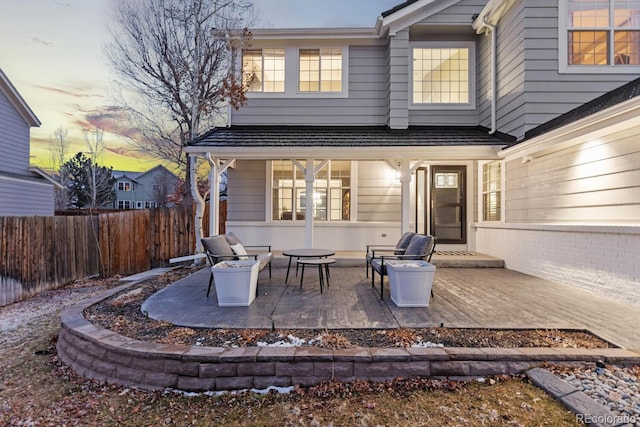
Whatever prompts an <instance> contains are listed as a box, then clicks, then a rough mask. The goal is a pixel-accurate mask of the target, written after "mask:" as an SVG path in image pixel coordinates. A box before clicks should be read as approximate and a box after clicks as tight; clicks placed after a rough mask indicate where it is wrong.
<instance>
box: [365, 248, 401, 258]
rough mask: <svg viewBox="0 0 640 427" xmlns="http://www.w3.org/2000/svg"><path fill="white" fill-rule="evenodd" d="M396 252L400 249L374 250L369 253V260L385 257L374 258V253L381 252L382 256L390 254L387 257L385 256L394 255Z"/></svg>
mask: <svg viewBox="0 0 640 427" xmlns="http://www.w3.org/2000/svg"><path fill="white" fill-rule="evenodd" d="M396 251H400V249H395V248H392V249H374V250H372V251H371V258H380V257H381V256H385V255H378V256H376V252H378V253H380V252H382V253H383V254H390V255H387V256H391V255H395V252H396ZM403 252H404V251H403Z"/></svg>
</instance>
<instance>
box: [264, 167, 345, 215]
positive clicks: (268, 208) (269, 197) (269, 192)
mask: <svg viewBox="0 0 640 427" xmlns="http://www.w3.org/2000/svg"><path fill="white" fill-rule="evenodd" d="M286 160H290V159H286ZM316 160H317V159H316ZM334 160H339V159H334ZM329 161H331V160H329ZM357 168H358V162H357V161H354V160H351V174H350V176H349V181H350V183H351V185H350V186H349V190H350V191H351V203H350V204H349V218H350V219H348V220H331V219H326V220H315V219H314V222H315V223H331V224H343V223H352V222H357V218H355V215H356V212H357V205H356V203H357V188H358V186H357V180H356V179H355V178H356V177H357V176H358V171H357ZM265 181H266V185H265V197H266V198H265V200H266V203H265V212H264V214H265V218H267V220H266V222H271V223H276V224H282V223H304V222H305V221H304V220H299V219H298V220H296V219H294V220H281V219H273V160H267V167H266V180H265ZM314 181H315V179H314ZM314 184H315V183H314ZM294 194H295V190H294ZM327 197H329V194H328V193H327ZM330 206H331V203H330V202H329V201H327V218H329V217H330V214H329V212H330Z"/></svg>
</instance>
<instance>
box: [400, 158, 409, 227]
mask: <svg viewBox="0 0 640 427" xmlns="http://www.w3.org/2000/svg"><path fill="white" fill-rule="evenodd" d="M411 172H412V171H411V162H410V161H409V160H407V159H403V160H402V163H401V164H400V191H401V195H402V196H401V197H402V206H401V208H400V217H401V223H400V231H401V233H400V234H401V235H402V234H404V233H406V232H407V231H410V230H409V227H410V223H411Z"/></svg>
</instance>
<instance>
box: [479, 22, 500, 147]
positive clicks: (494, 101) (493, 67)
mask: <svg viewBox="0 0 640 427" xmlns="http://www.w3.org/2000/svg"><path fill="white" fill-rule="evenodd" d="M482 21H483V22H482V25H483V26H484V27H486V28H489V29H490V30H491V130H490V131H489V135H493V134H494V133H496V130H497V124H496V122H497V120H496V114H497V112H496V109H497V95H498V90H497V88H496V43H497V38H496V26H495V25H491V24H489V19H488V18H487V16H486V15H485V16H484V17H483V19H482Z"/></svg>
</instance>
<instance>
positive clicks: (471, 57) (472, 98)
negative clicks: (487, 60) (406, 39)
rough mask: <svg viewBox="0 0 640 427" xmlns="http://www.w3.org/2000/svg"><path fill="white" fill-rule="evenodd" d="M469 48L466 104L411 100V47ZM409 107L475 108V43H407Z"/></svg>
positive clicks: (414, 108)
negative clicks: (423, 102)
mask: <svg viewBox="0 0 640 427" xmlns="http://www.w3.org/2000/svg"><path fill="white" fill-rule="evenodd" d="M452 47H466V48H468V49H469V103H468V104H416V103H414V102H413V60H412V58H413V49H415V48H452ZM408 60H409V63H410V64H409V109H410V110H475V109H476V44H475V42H464V41H459V42H414V43H409V58H408Z"/></svg>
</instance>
